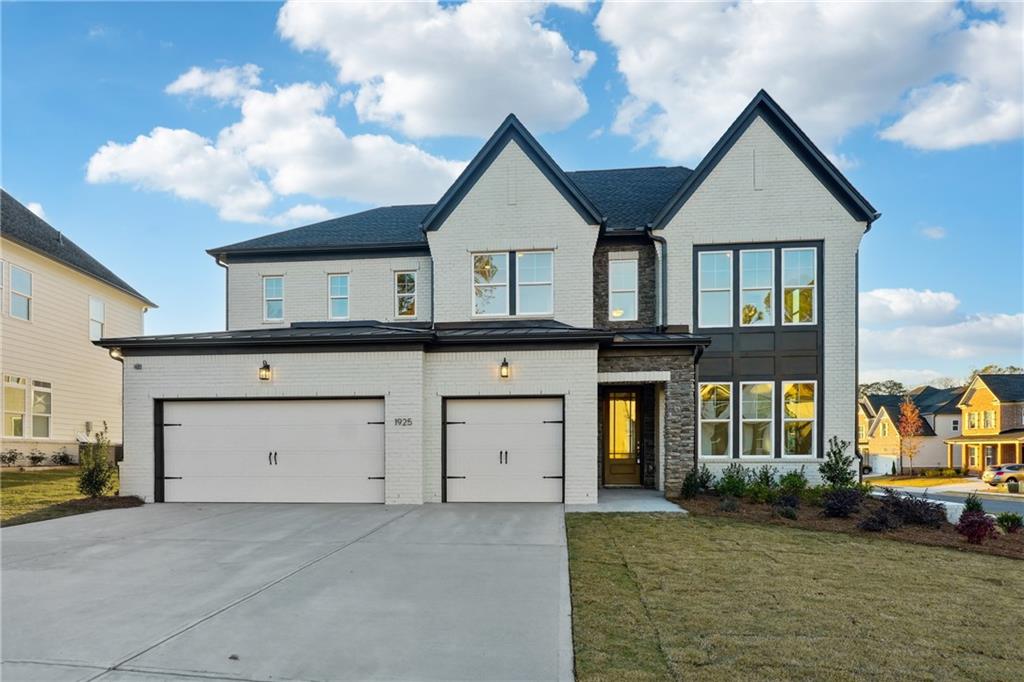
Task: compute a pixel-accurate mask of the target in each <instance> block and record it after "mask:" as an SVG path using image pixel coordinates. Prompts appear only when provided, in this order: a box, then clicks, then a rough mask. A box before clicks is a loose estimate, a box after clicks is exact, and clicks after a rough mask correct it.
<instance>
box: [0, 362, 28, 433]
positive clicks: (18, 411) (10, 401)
mask: <svg viewBox="0 0 1024 682" xmlns="http://www.w3.org/2000/svg"><path fill="white" fill-rule="evenodd" d="M27 395H28V380H27V379H25V378H24V377H16V376H11V375H9V374H7V375H4V435H5V436H13V437H15V438H21V437H23V436H27V435H28V434H27V433H26V432H25V399H26V397H27Z"/></svg>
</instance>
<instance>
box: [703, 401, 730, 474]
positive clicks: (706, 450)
mask: <svg viewBox="0 0 1024 682" xmlns="http://www.w3.org/2000/svg"><path fill="white" fill-rule="evenodd" d="M731 433H732V385H731V384H727V383H721V384H717V383H704V384H701V385H700V456H701V457H728V456H729V455H730V454H732V448H731V447H730V442H729V441H730V434H731Z"/></svg>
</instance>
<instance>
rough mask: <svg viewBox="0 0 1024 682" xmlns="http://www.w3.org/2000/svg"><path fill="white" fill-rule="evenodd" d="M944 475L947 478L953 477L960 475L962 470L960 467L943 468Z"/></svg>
mask: <svg viewBox="0 0 1024 682" xmlns="http://www.w3.org/2000/svg"><path fill="white" fill-rule="evenodd" d="M942 475H943V477H945V478H952V477H954V476H959V475H960V470H959V469H943V470H942Z"/></svg>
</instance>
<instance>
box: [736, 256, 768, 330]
mask: <svg viewBox="0 0 1024 682" xmlns="http://www.w3.org/2000/svg"><path fill="white" fill-rule="evenodd" d="M739 253H740V265H739V268H740V298H739V310H738V311H737V317H738V319H739V323H740V326H741V327H774V326H775V249H741V250H740V252H739ZM745 253H767V254H768V256H769V259H768V262H769V263H771V266H772V274H771V285H770V286H769V287H768V291H769V293H770V297H769V300H770V301H771V305H770V306H769V309H768V315H769V320H768V321H767V322H751V323H750V324H743V293H744V292H746V291H748V290H749V291H764V290H765V288H764V287H747V286H746V285H745V284H744V282H743V254H745Z"/></svg>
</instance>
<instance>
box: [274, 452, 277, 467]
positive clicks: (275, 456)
mask: <svg viewBox="0 0 1024 682" xmlns="http://www.w3.org/2000/svg"><path fill="white" fill-rule="evenodd" d="M274 466H277V450H274Z"/></svg>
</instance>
